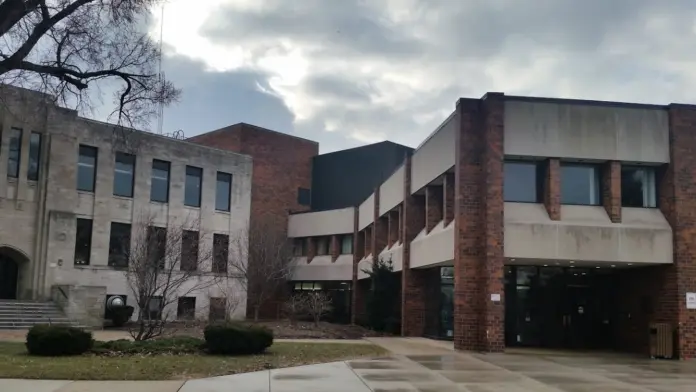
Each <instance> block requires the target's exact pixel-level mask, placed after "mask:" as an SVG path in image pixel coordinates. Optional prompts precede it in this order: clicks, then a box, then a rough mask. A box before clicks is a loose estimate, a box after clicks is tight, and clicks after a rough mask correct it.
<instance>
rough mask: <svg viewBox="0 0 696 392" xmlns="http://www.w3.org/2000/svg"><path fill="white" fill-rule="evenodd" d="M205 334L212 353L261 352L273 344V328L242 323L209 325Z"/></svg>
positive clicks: (243, 353) (207, 345)
mask: <svg viewBox="0 0 696 392" xmlns="http://www.w3.org/2000/svg"><path fill="white" fill-rule="evenodd" d="M203 335H204V336H205V343H206V347H207V349H208V352H209V353H211V354H222V355H245V354H259V353H262V352H264V351H265V350H266V349H267V348H268V347H270V346H271V345H272V344H273V331H272V330H270V329H268V328H265V327H261V326H256V325H245V324H241V323H229V324H218V325H209V326H207V327H205V331H204V332H203Z"/></svg>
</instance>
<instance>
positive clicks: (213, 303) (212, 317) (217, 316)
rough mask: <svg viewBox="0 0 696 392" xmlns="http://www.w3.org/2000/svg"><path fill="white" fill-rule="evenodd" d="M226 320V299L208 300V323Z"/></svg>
mask: <svg viewBox="0 0 696 392" xmlns="http://www.w3.org/2000/svg"><path fill="white" fill-rule="evenodd" d="M226 319H227V299H226V298H225V297H219V298H214V297H213V298H210V313H209V314H208V321H213V322H214V321H225V320H226Z"/></svg>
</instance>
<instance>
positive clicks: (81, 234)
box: [75, 218, 92, 265]
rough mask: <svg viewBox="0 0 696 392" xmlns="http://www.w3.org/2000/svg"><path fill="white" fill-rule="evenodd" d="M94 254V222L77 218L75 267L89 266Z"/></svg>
mask: <svg viewBox="0 0 696 392" xmlns="http://www.w3.org/2000/svg"><path fill="white" fill-rule="evenodd" d="M91 252H92V220H91V219H81V218H77V230H76V233H75V265H89V259H90V253H91Z"/></svg>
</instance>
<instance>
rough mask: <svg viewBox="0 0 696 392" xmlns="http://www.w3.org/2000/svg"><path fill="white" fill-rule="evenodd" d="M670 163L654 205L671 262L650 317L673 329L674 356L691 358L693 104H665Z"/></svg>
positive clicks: (695, 325) (695, 335)
mask: <svg viewBox="0 0 696 392" xmlns="http://www.w3.org/2000/svg"><path fill="white" fill-rule="evenodd" d="M668 110H669V141H670V146H669V151H670V163H669V165H668V166H667V167H666V168H665V169H664V173H662V178H661V181H660V188H659V197H660V200H659V202H660V203H659V206H660V209H661V210H662V213H663V214H664V215H665V218H667V221H668V222H669V224H670V225H671V226H672V237H673V241H674V244H673V250H674V256H673V261H674V263H673V264H671V265H668V266H665V267H663V268H664V274H663V276H661V277H660V279H659V281H658V284H659V287H660V289H659V290H657V291H656V292H655V294H654V295H655V297H656V298H655V299H656V301H655V302H656V306H655V310H656V314H655V316H654V321H661V322H669V323H672V325H674V326H675V327H676V329H677V334H676V336H677V354H678V355H679V357H680V358H682V359H690V358H694V357H696V310H691V309H686V293H688V292H696V215H694V213H693V212H694V211H696V181H694V172H695V171H696V155H694V153H693V152H694V150H696V106H693V105H676V104H672V105H670V106H669V109H668Z"/></svg>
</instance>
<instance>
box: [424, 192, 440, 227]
mask: <svg viewBox="0 0 696 392" xmlns="http://www.w3.org/2000/svg"><path fill="white" fill-rule="evenodd" d="M442 201H443V196H442V187H441V186H427V187H425V230H426V232H428V233H429V232H430V230H432V229H434V228H435V226H436V225H437V224H438V223H440V221H442Z"/></svg>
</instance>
